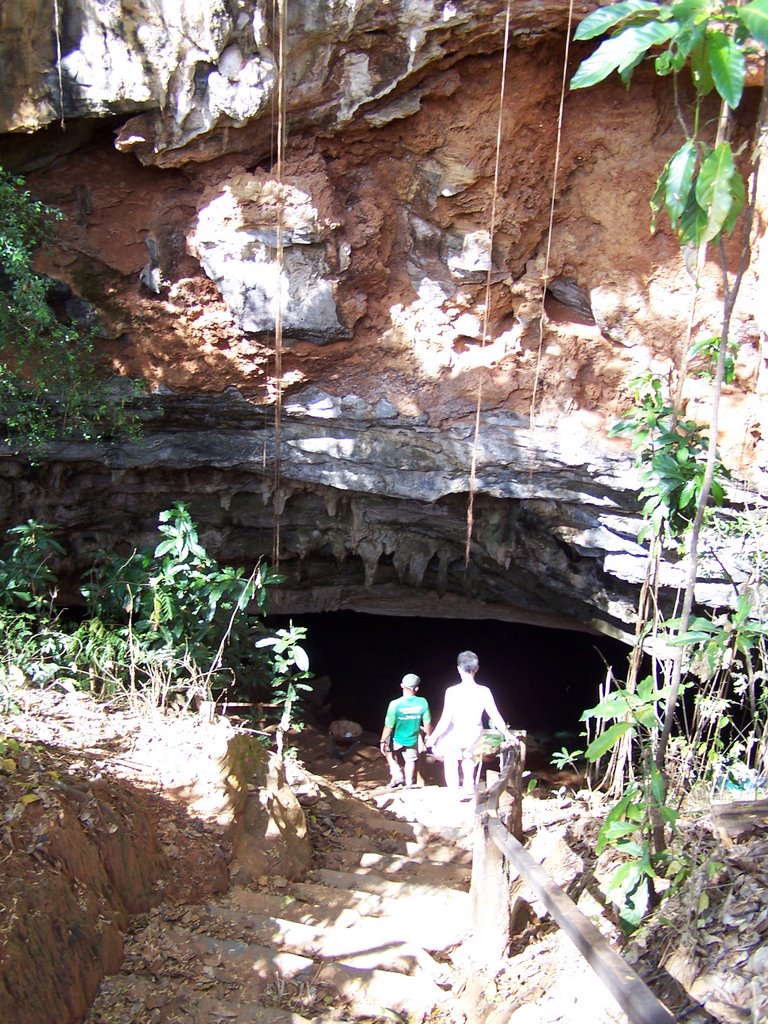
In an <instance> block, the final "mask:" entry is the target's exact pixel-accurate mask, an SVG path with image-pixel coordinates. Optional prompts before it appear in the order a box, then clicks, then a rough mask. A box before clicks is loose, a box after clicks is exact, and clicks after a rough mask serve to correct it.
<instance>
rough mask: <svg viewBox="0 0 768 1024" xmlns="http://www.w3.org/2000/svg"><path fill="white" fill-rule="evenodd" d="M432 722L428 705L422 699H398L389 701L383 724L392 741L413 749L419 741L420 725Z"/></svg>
mask: <svg viewBox="0 0 768 1024" xmlns="http://www.w3.org/2000/svg"><path fill="white" fill-rule="evenodd" d="M431 721H432V717H431V715H430V713H429V704H427V702H426V700H425V699H424V698H423V697H417V696H416V695H414V696H413V697H398V698H397V700H393V701H390V704H389V707H388V708H387V714H386V717H385V718H384V724H385V725H386V726H389V728H390V729H392V730H393V732H392V740H393V742H394V743H399V744H400V746H401V747H415V746H417V744H418V741H419V729H420V728H421V726H422V724H423V725H427V724H428V723H429V722H431Z"/></svg>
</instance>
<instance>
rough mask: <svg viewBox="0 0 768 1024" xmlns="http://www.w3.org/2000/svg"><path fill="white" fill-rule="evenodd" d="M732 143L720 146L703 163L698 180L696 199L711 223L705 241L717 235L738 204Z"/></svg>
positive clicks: (705, 234)
mask: <svg viewBox="0 0 768 1024" xmlns="http://www.w3.org/2000/svg"><path fill="white" fill-rule="evenodd" d="M736 173H737V172H736V168H735V167H734V163H733V153H732V152H731V145H730V143H729V142H721V143H720V145H719V146H716V147H715V148H714V149H713V150H712V152H711V153H710V154H709V156H708V157H707V158H706V160H705V161H704V163H703V164H702V165H701V170H700V171H699V177H698V179H697V181H696V201H697V202H698V204H699V206H700V207H701V208H702V210H704V211H705V212H706V216H707V224H706V228H705V229H704V234H703V237H702V239H701V240H702V241H705V242H708V241H711V240H712V239H715V238H717V237H718V236H719V235H720V233H721V232H722V230H723V227H724V225H725V223H726V221H727V220H729V219H731V216H732V212H733V205H734V194H733V192H734V189H733V181H732V179H733V177H734V175H735V174H736Z"/></svg>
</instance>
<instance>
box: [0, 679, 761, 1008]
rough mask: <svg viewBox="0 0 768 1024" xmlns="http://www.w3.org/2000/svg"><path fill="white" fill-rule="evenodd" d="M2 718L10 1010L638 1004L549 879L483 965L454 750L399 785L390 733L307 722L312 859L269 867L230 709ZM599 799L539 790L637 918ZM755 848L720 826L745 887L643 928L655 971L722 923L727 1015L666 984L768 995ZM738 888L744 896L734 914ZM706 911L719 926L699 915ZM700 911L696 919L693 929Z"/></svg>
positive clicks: (543, 853)
mask: <svg viewBox="0 0 768 1024" xmlns="http://www.w3.org/2000/svg"><path fill="white" fill-rule="evenodd" d="M225 726H226V728H225ZM4 728H5V735H6V741H5V745H4V750H3V752H2V753H3V757H2V764H0V799H1V800H2V808H3V822H2V832H1V833H0V836H1V838H2V843H3V848H4V853H3V860H2V875H3V888H2V900H1V902H2V910H3V914H2V918H1V919H0V982H1V983H0V1019H2V1020H3V1021H4V1022H5V1021H7V1022H8V1024H52V1022H54V1021H55V1024H76V1022H80V1021H82V1020H83V1019H84V1015H86V1014H88V1016H87V1020H88V1022H89V1024H150V1022H155V1021H157V1022H160V1021H162V1022H168V1024H176V1022H179V1024H181V1022H184V1024H216V1022H219V1024H222V1022H234V1024H250V1022H253V1021H261V1022H263V1024H272V1022H275V1021H281V1022H282V1024H302V1021H303V1020H314V1021H318V1022H319V1021H322V1020H327V1021H357V1022H360V1024H373V1022H376V1024H379V1022H381V1024H383V1022H385V1021H387V1022H392V1021H395V1022H397V1021H401V1022H405V1021H408V1022H409V1024H410V1022H415V1021H430V1022H435V1024H480V1022H481V1021H482V1022H486V1021H489V1022H490V1024H502V1022H503V1024H560V1022H563V1024H565V1022H568V1024H580V1022H583V1024H620V1022H623V1021H624V1019H625V1018H624V1017H623V1016H622V1014H621V1013H620V1012H619V1011H618V1009H617V1008H616V1006H615V1004H613V1002H612V1000H611V999H610V997H609V996H608V995H607V993H606V992H605V991H604V989H603V988H602V986H601V985H600V983H599V982H598V981H597V979H596V978H594V976H593V975H592V974H591V971H590V970H589V968H588V967H586V965H585V963H584V961H583V960H582V959H581V958H580V957H579V955H578V954H577V953H576V952H575V950H574V949H573V948H572V947H571V945H570V943H569V942H568V941H567V940H566V939H565V938H564V937H563V936H562V934H561V933H560V932H559V931H558V930H557V929H556V928H555V927H554V926H553V925H552V924H551V923H550V922H549V920H548V918H547V916H546V914H545V913H544V912H543V908H541V907H538V906H537V904H536V901H535V899H534V898H533V896H531V895H530V894H528V895H527V896H526V894H525V893H524V892H521V895H523V896H524V897H525V898H526V900H527V903H524V904H523V907H524V908H525V911H524V914H523V917H522V918H521V920H520V921H519V922H518V924H519V928H520V930H519V933H518V936H517V938H516V939H515V941H514V943H513V948H512V949H511V950H510V955H509V956H508V957H506V958H505V959H504V960H503V961H500V962H499V963H498V964H496V965H493V966H492V968H491V969H490V970H487V971H479V970H478V969H477V967H476V965H475V964H474V963H473V962H472V959H471V943H470V942H469V941H468V932H469V909H468V887H469V863H468V862H469V859H470V857H469V851H470V844H471V839H470V828H471V823H472V808H471V807H470V805H468V804H462V803H460V802H458V801H455V800H452V799H451V798H450V796H449V794H448V793H447V791H446V790H445V789H444V788H443V787H442V786H441V785H440V784H439V783H440V781H441V780H440V779H439V775H438V772H437V766H431V767H430V766H428V767H427V769H426V778H425V779H424V780H423V781H424V786H423V787H422V788H419V789H415V790H409V791H390V790H389V789H387V787H386V785H385V783H386V781H387V778H388V776H387V770H386V766H385V764H384V762H383V760H382V759H381V758H380V756H379V754H378V752H377V750H376V746H375V738H374V739H373V743H372V744H371V745H366V743H365V742H363V743H362V744H361V745H360V746H359V747H358V748H357V749H356V750H355V751H354V752H353V753H352V755H351V756H350V757H349V758H347V759H345V760H341V759H340V758H338V757H337V756H331V754H329V751H328V747H327V739H326V737H325V736H324V735H321V734H319V733H317V732H312V731H309V730H308V731H307V732H304V733H301V734H299V735H298V736H295V737H293V738H292V742H295V745H296V748H297V749H296V751H295V757H293V758H289V759H288V761H287V762H286V768H287V773H288V783H289V786H290V791H291V793H290V794H289V795H290V798H291V800H292V801H293V803H294V805H295V804H296V800H298V801H299V803H300V804H301V805H303V811H304V818H305V820H306V823H307V827H308V830H309V839H308V840H305V842H306V848H307V850H309V849H310V845H311V864H310V865H309V868H308V870H307V869H306V866H305V868H304V869H302V870H301V871H297V870H295V864H294V865H293V866H292V865H291V863H289V861H288V860H285V859H283V860H280V859H273V860H269V858H267V859H266V860H264V858H263V857H262V861H261V862H263V863H264V864H265V865H266V866H265V867H264V869H263V871H261V873H259V872H257V873H256V874H255V875H254V874H253V872H251V873H250V875H249V874H248V871H246V870H245V865H246V864H247V865H249V866H251V867H252V863H251V861H252V860H253V858H250V859H249V857H248V856H245V857H244V855H247V854H248V853H249V852H250V853H257V854H260V853H263V851H262V850H261V846H262V840H261V839H260V840H258V841H256V842H255V849H254V850H251V851H249V850H248V849H247V848H246V849H244V848H243V846H242V842H241V845H240V847H238V846H237V843H236V842H234V841H233V833H232V830H231V827H230V825H228V824H227V823H226V822H225V821H223V819H222V817H221V814H220V810H221V806H220V805H221V791H220V789H221V778H220V777H219V780H218V783H217V782H216V781H215V778H214V776H213V775H212V774H211V772H210V770H209V769H210V768H211V766H212V765H215V763H216V761H217V757H218V755H217V751H218V750H219V749H220V745H221V742H222V739H226V735H225V734H228V733H227V730H228V729H229V726H227V724H226V723H224V724H223V725H222V726H221V727H218V726H217V727H214V728H211V727H204V726H202V725H201V724H200V723H199V722H198V721H197V720H196V719H194V718H193V717H189V716H187V717H175V716H171V717H161V718H152V717H150V718H148V717H147V716H145V715H140V714H134V713H132V712H130V711H126V710H119V711H118V710H115V709H112V710H109V709H106V710H105V709H104V708H103V707H102V706H99V705H96V704H95V703H93V702H92V701H90V700H89V699H87V698H83V697H78V696H77V695H61V694H54V693H50V692H48V693H46V692H41V691H32V692H30V693H28V694H26V695H25V696H24V698H23V702H22V705H21V706H20V707H19V708H18V710H17V711H16V712H14V713H13V714H12V715H11V716H9V717H7V718H6V722H5V727H4ZM230 731H231V730H230ZM225 783H226V780H225ZM227 784H228V783H227ZM275 806H276V807H278V805H277V804H276V805H275ZM278 810H279V808H278ZM600 810H601V809H600V806H599V798H598V797H597V796H596V795H595V794H590V793H588V792H582V793H572V792H568V791H566V790H564V789H561V790H560V791H553V790H551V789H546V788H544V787H540V788H537V789H535V790H534V791H533V792H532V793H530V794H529V795H528V796H527V797H526V798H525V802H524V829H525V832H526V837H527V846H528V848H529V850H530V851H531V852H532V853H533V855H534V856H535V857H536V858H537V859H538V860H539V861H540V862H541V863H542V864H543V865H544V867H545V868H546V870H547V871H548V873H549V874H550V875H551V876H552V878H553V879H554V880H555V881H556V882H557V883H558V884H560V885H561V886H562V887H563V888H565V889H566V890H568V891H569V892H570V894H571V895H572V897H573V898H574V899H575V900H577V902H578V904H579V906H580V908H581V909H582V911H583V912H584V913H586V914H587V916H589V917H590V919H592V920H593V921H594V922H595V923H597V924H598V926H599V927H600V928H601V930H602V931H603V932H604V933H605V934H606V935H607V936H608V938H609V939H611V940H614V941H617V942H618V940H619V939H620V936H619V934H618V931H617V929H616V927H615V925H614V924H613V923H612V922H611V921H610V920H609V919H607V917H606V915H605V914H604V913H603V912H602V910H601V907H600V904H599V902H598V900H597V899H596V898H595V896H596V894H597V889H596V883H595V880H594V877H593V869H594V856H593V849H594V841H595V831H596V827H597V822H598V820H599V817H600ZM275 813H277V811H276V812H275ZM275 820H277V819H275ZM287 831H288V832H290V831H291V829H288V830H287ZM263 838H264V841H265V842H266V840H268V839H269V837H268V836H265V837H263ZM704 838H705V839H706V841H707V842H708V843H710V844H711V843H712V840H711V838H706V836H704ZM700 841H703V840H700ZM233 842H234V846H233ZM764 845H765V844H764V843H763V846H764ZM280 849H282V850H283V852H286V851H288V852H289V848H288V847H286V846H285V845H284V846H283V847H281V848H280ZM238 850H239V854H238ZM0 852H2V851H0ZM236 854H238V855H236ZM754 854H755V855H754V856H748V855H747V851H746V848H743V849H742V850H739V849H738V848H737V849H735V850H734V851H732V852H731V853H728V852H727V851H723V850H722V849H720V850H717V856H718V858H719V861H720V863H719V869H722V871H721V876H720V877H726V878H727V879H728V878H729V879H730V881H729V886H730V887H729V888H728V889H726V888H724V887H723V886H722V885H720V888H719V889H718V890H715V889H710V890H709V892H710V901H711V905H710V906H709V909H705V910H701V909H696V911H695V915H694V917H693V918H691V917H690V914H688V916H686V914H687V908H686V906H683V907H682V908H681V909H679V910H678V911H677V913H678V917H677V919H676V920H677V921H678V922H679V923H678V924H676V925H675V927H674V928H672V929H671V930H670V928H669V927H668V926H663V927H662V926H660V927H661V931H653V930H652V929H651V930H649V932H648V933H647V935H646V936H645V943H646V946H645V952H643V949H642V947H640V952H639V954H638V955H639V956H640V959H641V960H643V959H645V961H647V964H648V965H649V967H650V970H651V973H652V972H653V971H654V970H656V968H655V966H654V965H655V964H657V963H658V960H659V954H660V951H661V947H662V945H663V946H664V948H667V947H668V948H670V949H674V943H675V941H676V940H677V942H678V945H679V946H680V952H679V953H675V956H677V957H678V960H679V961H680V962H681V963H683V966H685V965H686V964H687V963H688V962H689V961H688V960H681V959H680V958H682V957H684V955H685V952H686V950H687V949H691V950H692V949H693V948H694V946H697V945H701V944H703V947H704V948H705V949H706V950H707V952H708V955H709V958H710V961H709V962H710V963H712V964H713V965H714V964H715V963H721V964H722V971H727V974H723V973H722V971H721V974H720V975H716V974H714V972H713V974H712V978H713V979H714V980H713V981H712V983H711V985H710V987H709V988H707V989H706V990H703V989H702V991H705V994H706V997H707V998H708V999H709V1000H710V1005H714V1002H715V999H716V998H719V1003H718V1004H717V1005H718V1006H724V1007H725V1009H723V1010H722V1017H721V1016H711V1015H709V1014H707V1013H706V1012H705V1011H699V1010H697V1009H696V1005H695V1003H694V1002H691V1001H690V1000H686V999H685V998H683V997H681V995H680V991H675V989H674V986H673V987H671V988H669V987H668V988H667V989H664V987H663V986H662V988H661V989H659V987H658V986H657V987H656V988H655V990H656V991H657V994H658V995H660V996H661V997H662V998H665V999H666V1000H667V1002H668V1005H670V1007H671V1008H672V1009H673V1011H674V1012H677V1011H678V1009H680V1010H681V1012H682V1010H685V1013H686V1017H685V1019H686V1020H687V1021H694V1022H699V1021H701V1022H703V1021H711V1020H721V1019H722V1020H723V1021H726V1022H728V1024H731V1022H733V1024H741V1022H749V1024H752V1022H753V1020H756V1019H759V1018H754V1017H750V1016H749V1014H750V1012H751V1011H750V1010H749V1008H748V1006H747V1003H745V1002H743V1000H744V999H746V998H747V995H748V994H749V993H748V992H746V990H745V988H744V985H745V984H747V982H744V983H740V985H741V987H740V988H738V990H737V989H736V988H735V987H734V986H735V984H736V982H737V980H739V978H740V973H739V971H738V970H737V969H735V968H731V967H730V966H729V965H730V964H731V962H733V963H734V964H746V966H747V967H748V968H749V969H750V970H751V969H752V966H754V969H755V971H758V973H757V974H754V972H753V975H752V980H751V981H749V979H747V980H748V984H749V985H750V986H751V988H750V989H749V992H753V991H754V992H757V998H762V997H761V996H760V992H761V991H762V990H761V989H760V987H759V986H760V982H759V978H760V974H759V964H760V963H762V961H761V960H760V957H762V956H763V955H764V951H765V948H766V945H767V943H766V941H765V939H763V938H761V936H764V934H765V929H764V925H763V926H762V930H761V922H764V920H765V916H766V914H768V912H766V911H765V909H764V902H762V903H761V902H760V900H761V896H760V894H761V892H764V887H763V888H761V886H763V883H762V881H761V879H763V877H764V870H763V867H762V866H761V865H763V864H764V863H765V860H766V857H767V856H768V851H766V850H765V849H763V847H761V846H760V845H759V842H758V845H757V846H755V847H754ZM271 855H272V854H271V853H270V856H271ZM256 863H259V860H258V857H257V858H256ZM723 871H724V872H725V876H723V875H722V872H723ZM761 872H762V873H761ZM705 884H706V883H705ZM729 894H730V895H729ZM736 897H738V899H737V898H736ZM716 898H717V899H719V901H720V903H721V904H722V905H723V907H724V911H726V910H727V911H728V914H727V916H721V917H717V916H716V914H715V910H716V907H717V906H718V905H719V904H716V903H715V899H716ZM723 901H725V902H723ZM753 904H754V906H753ZM700 906H701V904H698V907H700ZM734 908H738V909H739V913H738V914H735V913H734ZM703 918H706V920H707V921H708V929H709V930H708V932H707V933H705V934H703V933H701V931H700V930H699V931H698V932H696V931H695V930H694V931H691V932H690V935H689V930H688V929H690V927H694V928H695V926H696V921H697V920H700V919H703ZM664 927H666V931H664ZM681 935H689V938H687V939H685V940H684V942H683V943H682V945H680V936H681ZM739 958H740V959H739ZM753 961H754V965H753ZM690 962H693V961H692V960H691V961H690ZM636 966H638V965H637V964H636ZM718 969H719V968H718ZM641 973H643V974H644V976H645V977H646V978H647V977H648V970H645V971H642V972H641ZM102 975H106V977H105V979H104V981H103V982H102V984H101V987H100V991H99V994H98V996H97V998H96V1001H95V1003H93V997H94V993H95V992H96V990H97V988H98V984H99V979H100V978H101V977H102ZM702 977H703V978H705V977H707V975H702ZM718 979H719V980H718ZM708 984H709V983H708ZM755 984H758V988H755ZM726 988H727V991H728V1000H727V1002H726V1001H725V999H724V998H723V997H722V993H723V992H724V991H725V990H726ZM678 989H679V986H678ZM731 989H733V992H731ZM745 992H746V994H744V993H745ZM710 993H711V994H710ZM718 993H719V995H718ZM749 998H753V996H750V997H749ZM91 1004H92V1006H91ZM89 1006H91V1009H90V1012H89V1013H88V1007H89ZM729 1007H730V1009H729ZM742 1007H743V1008H742Z"/></svg>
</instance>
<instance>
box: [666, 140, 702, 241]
mask: <svg viewBox="0 0 768 1024" xmlns="http://www.w3.org/2000/svg"><path fill="white" fill-rule="evenodd" d="M695 169H696V145H695V143H694V141H693V139H688V140H687V142H684V143H683V145H682V146H681V147H680V149H678V151H677V152H676V153H675V155H674V156H673V157H672V159H671V160H670V161H669V163H668V164H667V176H666V182H665V189H664V193H665V201H666V206H667V212H668V213H669V219H670V221H671V222H672V227H673V228H675V230H677V226H678V224H679V223H680V218H681V217H682V215H683V211H684V210H685V208H686V206H687V205H688V196H689V194H690V191H691V188H692V187H693V172H694V171H695Z"/></svg>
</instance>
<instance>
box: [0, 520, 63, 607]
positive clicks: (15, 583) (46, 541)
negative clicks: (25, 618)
mask: <svg viewBox="0 0 768 1024" xmlns="http://www.w3.org/2000/svg"><path fill="white" fill-rule="evenodd" d="M8 535H9V536H10V537H12V538H14V540H15V544H14V545H13V547H12V548H11V550H10V551H9V553H8V555H7V556H6V557H5V558H4V559H2V560H0V607H2V608H8V609H12V608H17V609H25V610H28V611H30V612H33V613H39V612H40V611H41V610H42V609H43V608H44V607H45V606H46V605H49V604H50V603H51V601H52V599H53V591H54V589H55V583H56V577H55V575H54V572H53V570H52V569H51V562H52V561H53V560H54V559H56V558H59V557H61V556H62V555H63V554H64V549H63V547H62V546H61V544H59V542H58V541H57V540H55V539H54V537H53V536H52V527H51V526H49V525H48V524H47V523H43V522H40V521H39V520H36V519H29V520H27V522H26V523H24V524H23V525H21V526H14V527H13V528H12V529H10V530H9V531H8Z"/></svg>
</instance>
